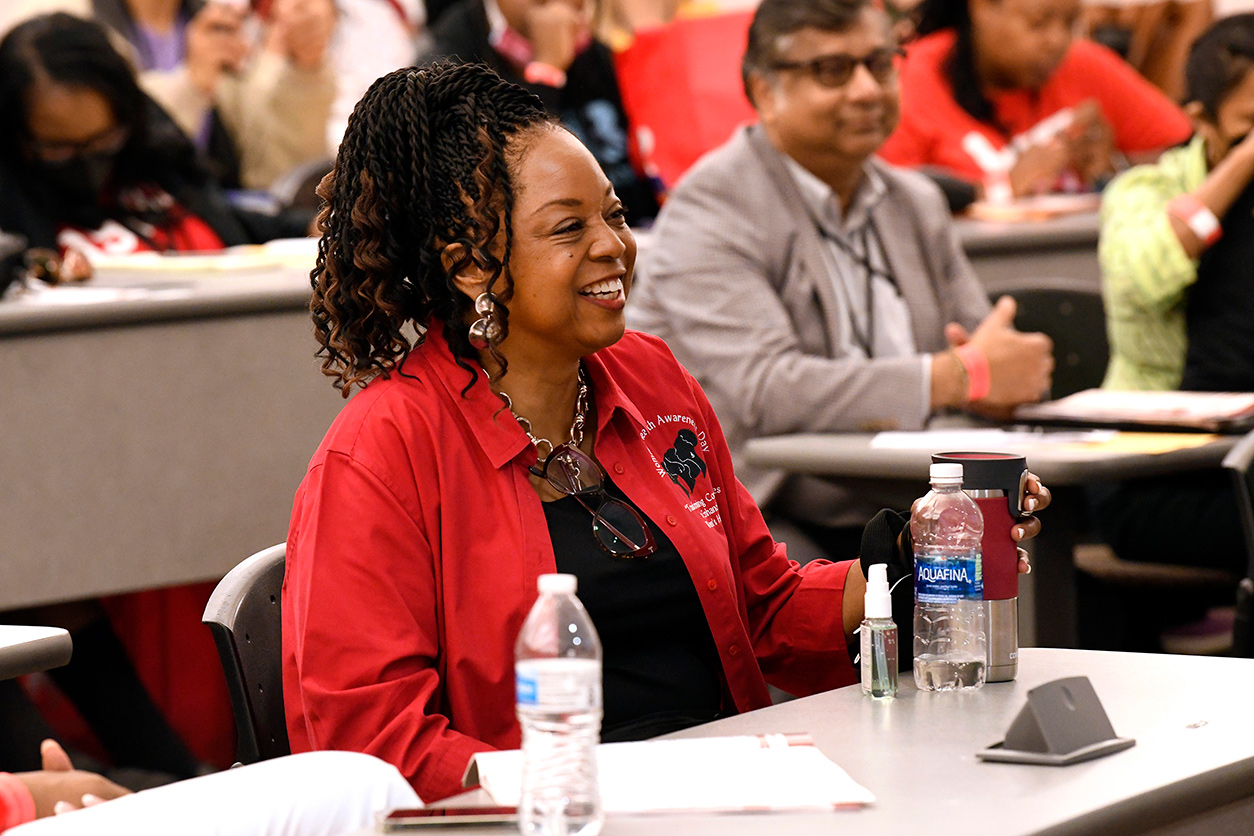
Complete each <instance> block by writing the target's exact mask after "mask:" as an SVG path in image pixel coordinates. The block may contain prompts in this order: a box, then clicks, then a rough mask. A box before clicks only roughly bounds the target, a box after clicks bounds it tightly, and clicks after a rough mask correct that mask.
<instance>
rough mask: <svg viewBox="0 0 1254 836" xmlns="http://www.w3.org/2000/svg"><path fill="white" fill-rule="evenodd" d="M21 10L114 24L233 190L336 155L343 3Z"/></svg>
mask: <svg viewBox="0 0 1254 836" xmlns="http://www.w3.org/2000/svg"><path fill="white" fill-rule="evenodd" d="M17 2H18V3H19V4H20V5H19V7H18V8H19V9H20V10H21V11H20V12H18V14H21V15H23V16H30V15H32V14H35V13H39V12H47V11H54V10H55V11H66V12H70V13H72V14H76V15H79V16H80V17H94V18H95V19H97V20H99V21H100V22H102V23H104V24H105V25H107V26H108V27H109V28H110V30H111V31H112V32H114V33H115V34H116V36H117V37H118V39H119V41H123V42H125V49H124V52H126V53H127V57H128V58H129V59H130V60H131V61H132V62H133V63H134V65H135V67H136V69H137V70H138V71H139V73H140V81H141V84H142V86H143V88H144V89H145V90H146V91H147V92H148V94H149V95H151V96H152V97H153V99H155V100H156V101H157V102H158V103H159V104H160V105H161V106H162V107H163V108H164V109H165V110H166V112H168V113H169V114H170V115H171V116H172V117H173V118H174V121H175V122H176V123H177V124H178V126H179V127H180V128H182V130H183V132H184V133H185V134H187V135H188V136H189V137H191V139H192V141H193V143H194V144H195V146H196V148H197V149H198V150H199V151H200V152H201V154H202V155H203V156H204V157H205V159H206V160H207V161H208V163H209V166H210V170H211V171H212V173H213V174H214V176H215V177H216V178H217V180H218V181H219V182H220V183H221V184H222V185H223V186H225V187H228V188H240V187H242V188H245V189H254V190H265V189H267V188H268V187H269V186H270V185H271V184H272V183H273V182H274V181H275V180H276V179H277V178H279V177H280V176H281V175H283V174H284V173H286V172H288V171H290V170H291V169H293V168H295V167H296V166H298V165H300V164H301V163H304V162H307V161H310V160H316V159H324V158H326V157H328V156H329V154H330V149H328V147H327V124H328V121H329V120H330V117H331V105H332V102H333V100H334V98H335V93H336V81H335V76H334V73H333V71H332V67H331V62H330V60H329V45H330V42H331V37H332V33H333V31H334V28H335V21H336V12H335V4H334V0H271V2H270V3H269V5H268V14H267V15H266V16H265V18H264V19H262V18H261V17H258V16H254V15H253V14H252V12H251V10H250V8H249V5H248V0H17Z"/></svg>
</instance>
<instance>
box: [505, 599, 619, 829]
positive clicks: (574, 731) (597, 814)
mask: <svg viewBox="0 0 1254 836" xmlns="http://www.w3.org/2000/svg"><path fill="white" fill-rule="evenodd" d="M538 586H539V590H540V597H539V598H538V599H537V600H536V603H535V606H533V607H532V608H531V613H530V614H529V615H528V616H527V620H526V622H524V623H523V628H522V632H521V633H520V634H519V636H518V644H517V647H516V648H515V652H514V658H515V660H516V661H515V666H514V673H515V683H516V687H517V710H518V723H519V725H520V726H522V752H523V771H522V798H521V801H520V802H519V820H520V827H521V829H522V832H523V834H524V836H596V834H597V833H600V831H601V825H602V824H603V823H604V821H605V814H604V813H603V812H602V809H601V792H600V787H599V785H598V784H597V761H596V747H597V743H598V741H599V740H600V736H601V640H600V639H599V638H598V637H597V631H596V629H595V628H594V627H593V626H592V619H590V618H589V617H588V612H587V610H585V609H584V608H583V604H581V603H579V599H578V598H576V597H575V587H576V581H575V576H574V575H541V576H540V580H539V583H538Z"/></svg>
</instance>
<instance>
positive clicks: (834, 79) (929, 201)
mask: <svg viewBox="0 0 1254 836" xmlns="http://www.w3.org/2000/svg"><path fill="white" fill-rule="evenodd" d="M896 52H897V45H896V43H895V42H894V40H893V38H892V36H891V34H890V30H889V21H888V18H887V16H886V15H885V14H884V12H882V11H880V10H879V9H877V8H874V7H873V6H872V5H870V3H869V2H867V0H763V2H762V4H761V5H760V6H759V7H758V10H757V13H756V15H755V16H754V19H753V24H752V26H751V27H750V30H749V43H748V48H747V50H746V52H745V56H744V62H743V76H744V81H745V87H746V92H747V94H748V96H749V99H750V101H751V102H752V103H753V105H754V108H755V109H756V110H757V113H758V117H759V119H760V124H758V125H754V126H751V127H748V128H742V129H741V130H739V131H738V132H737V133H736V134H735V135H734V136H733V137H732V139H731V140H730V141H729V142H728V143H727V144H725V145H724V146H722V147H721V148H719V149H717V150H715V151H713V152H711V153H710V154H709V155H707V156H706V157H705V158H704V159H702V160H701V161H700V162H699V163H697V165H696V166H695V167H694V168H693V169H692V170H691V171H690V172H689V173H688V175H687V176H686V177H685V178H684V179H683V180H681V181H680V183H679V185H678V186H677V187H676V188H675V189H674V191H672V192H671V195H670V197H669V199H668V200H667V202H666V204H665V205H664V206H663V208H662V211H661V213H660V214H659V216H658V219H657V224H656V226H655V227H654V236H653V240H652V242H651V243H650V244H649V246H648V247H647V248H643V250H642V254H641V258H640V263H639V265H638V268H637V285H636V287H635V289H634V290H633V292H632V295H631V297H630V300H629V302H628V306H627V313H628V322H629V324H630V325H631V326H632V327H635V328H639V329H641V330H645V331H649V332H652V333H654V334H657V335H659V336H661V337H663V338H664V339H665V340H666V341H667V343H668V344H669V345H670V347H671V349H672V350H673V351H674V352H675V355H676V356H677V357H678V358H679V360H680V362H682V363H683V364H684V365H685V366H686V367H687V368H688V369H689V370H690V371H691V372H692V373H693V374H694V375H695V376H696V377H697V379H698V380H699V381H700V383H701V385H702V386H703V387H704V388H705V390H706V392H707V393H708V395H709V398H710V401H711V403H712V404H713V405H714V408H715V410H716V411H717V413H718V416H719V420H720V422H721V423H722V425H723V430H724V432H725V433H726V434H727V439H728V442H729V444H730V446H731V449H732V453H733V456H734V458H735V463H736V472H737V475H738V476H739V477H740V479H741V481H742V482H744V484H745V486H746V487H748V488H749V490H750V491H751V492H752V493H753V496H754V499H756V500H757V502H758V504H759V505H761V506H762V507H763V508H764V509H765V510H766V512H767V514H768V522H770V523H771V524H772V532H773V533H774V534H775V536H776V539H783V540H784V541H785V542H787V543H788V546H789V555H790V556H793V557H799V556H800V555H801V554H802V548H801V546H800V543H801V542H802V540H801V538H800V537H798V536H797V534H796V532H795V530H794V531H789V530H787V529H785V528H784V526H786V525H787V526H789V527H791V528H793V529H801V530H803V531H804V532H805V534H806V535H808V536H809V537H810V538H811V539H812V540H814V541H815V542H817V543H818V544H819V546H820V547H821V549H822V551H823V552H826V553H827V554H845V553H849V552H848V551H846V549H852V550H856V548H857V545H858V540H857V536H858V535H857V533H856V531H857V527H858V526H860V525H861V524H863V523H865V522H866V520H867V519H869V518H870V516H871V514H872V513H874V510H875V509H878V508H879V507H881V506H882V505H893V504H898V505H901V504H902V503H903V502H904V501H905V498H904V497H898V496H886V495H883V494H877V493H875V491H874V490H873V486H870V485H861V484H857V483H855V482H844V483H842V484H841V485H836V484H834V483H831V482H828V481H824V480H819V479H814V478H809V477H802V476H787V475H786V474H784V473H782V472H778V471H766V470H763V469H762V468H756V467H750V466H748V465H746V464H745V463H744V460H743V450H744V444H745V442H746V441H747V440H748V439H750V438H752V437H754V436H759V435H771V434H776V433H788V432H803V431H812V432H865V431H868V430H885V429H903V430H908V429H920V428H922V427H924V426H925V425H926V424H927V422H928V420H929V419H930V418H931V417H932V416H933V415H934V414H936V413H938V412H942V411H945V410H947V409H951V408H952V409H968V410H971V411H972V412H976V413H982V414H990V415H999V414H1003V413H1004V411H1005V410H1007V409H1009V408H1010V407H1013V406H1015V405H1017V404H1019V403H1023V402H1025V401H1034V400H1037V399H1039V398H1040V397H1041V395H1042V394H1043V393H1044V392H1046V391H1047V390H1048V388H1049V382H1050V374H1051V370H1052V366H1053V361H1052V358H1051V356H1050V348H1051V346H1050V341H1049V339H1048V338H1047V337H1045V336H1044V335H1041V334H1023V333H1019V332H1017V331H1016V330H1015V329H1014V325H1013V321H1014V314H1015V307H1014V302H1013V300H1010V299H1003V300H1001V301H1000V302H998V304H997V306H996V307H995V308H993V309H992V310H991V311H990V307H989V303H988V298H987V296H986V294H985V291H984V288H983V287H982V286H981V284H980V282H979V280H978V279H977V278H976V276H975V273H974V272H973V270H972V269H971V265H970V263H968V261H967V259H966V256H965V255H963V252H962V249H961V247H960V246H959V243H958V240H957V238H956V237H955V234H954V230H953V226H952V222H951V221H950V216H949V212H948V211H947V210H946V207H945V203H944V200H943V198H942V196H941V193H940V192H939V190H938V189H937V188H936V187H935V186H934V185H933V184H932V183H931V182H929V181H928V180H927V179H926V178H924V177H923V176H921V175H919V174H917V173H915V172H912V171H908V170H904V169H898V168H895V167H893V166H890V165H887V164H885V163H883V162H881V161H880V160H878V159H876V158H875V157H873V155H874V154H875V152H876V150H877V149H878V148H879V147H880V145H881V144H882V143H883V142H884V140H885V138H886V137H887V136H888V135H889V134H890V133H891V132H892V130H893V127H894V126H895V125H896V124H897V117H898V102H897V76H896V69H895V63H894V59H895V57H896ZM902 507H904V505H903V506H902ZM811 556H813V553H812V554H811Z"/></svg>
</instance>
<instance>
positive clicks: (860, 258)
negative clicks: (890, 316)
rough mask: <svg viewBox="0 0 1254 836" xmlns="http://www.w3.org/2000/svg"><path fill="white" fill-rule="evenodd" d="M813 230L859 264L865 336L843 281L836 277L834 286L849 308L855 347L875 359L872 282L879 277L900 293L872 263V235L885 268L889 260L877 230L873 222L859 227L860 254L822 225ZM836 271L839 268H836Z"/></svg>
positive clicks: (888, 276) (891, 279)
mask: <svg viewBox="0 0 1254 836" xmlns="http://www.w3.org/2000/svg"><path fill="white" fill-rule="evenodd" d="M816 226H817V228H818V231H819V235H821V236H822V237H823V238H824V239H825V240H827V241H831V242H832V243H833V244H835V245H836V246H837V247H838V248H839V249H840V250H841V251H842V252H844V253H845V254H846V255H848V256H849V257H850V258H852V259H853V260H854V261H855V262H857V264H859V265H860V266H861V267H862V274H863V276H864V278H865V281H866V331H865V332H863V330H862V328H861V327H859V324H858V317H857V316H855V315H854V312H853V299H852V298H851V297H850V295H849V292H848V289H847V288H846V287H845V283H844V281H843V280H842V279H839V277H838V279H837V283H838V284H839V285H840V288H841V292H842V293H843V294H844V296H845V301H846V303H847V305H848V308H849V325H850V328H851V329H852V331H853V339H854V342H856V343H857V344H858V346H859V347H860V348H861V349H862V352H863V353H864V354H865V355H866V356H867V357H868V358H869V357H874V356H875V286H874V281H875V278H876V277H879V278H881V279H883V280H884V281H886V282H888V283H889V284H890V285H891V286H892V287H893V288H897V289H898V292H900V289H899V288H898V285H897V278H896V276H894V275H893V274H892V273H891V272H889V271H887V270H884V269H883V268H880V267H877V266H875V265H874V264H872V263H871V259H870V255H871V246H870V243H871V237H872V235H874V239H875V246H876V249H877V250H879V254H880V258H881V259H882V260H883V261H884V263H885V264H887V263H888V256H887V254H886V253H885V252H884V242H883V240H882V239H881V238H880V233H879V228H878V227H876V225H875V220H874V219H868V221H867V224H866V226H864V227H862V230H861V234H862V250H863V252H861V253H859V252H858V251H857V250H855V249H854V248H853V247H852V246H851V245H850V243H849V242H848V241H846V240H845V239H844V238H842V237H840V236H839V235H835V234H833V233H831V232H829V231H828V230H827V229H826V228H825V227H824V226H823V225H822V224H816ZM837 267H838V268H839V265H837Z"/></svg>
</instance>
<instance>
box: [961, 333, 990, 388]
mask: <svg viewBox="0 0 1254 836" xmlns="http://www.w3.org/2000/svg"><path fill="white" fill-rule="evenodd" d="M954 354H955V355H957V357H958V359H959V360H961V361H962V367H963V368H964V369H966V370H967V401H968V402H970V401H982V400H984V399H985V398H987V397H988V392H989V389H991V388H992V385H993V380H992V377H991V375H990V374H989V371H988V358H987V357H985V356H984V352H983V351H980V350H979V349H978V348H976V347H975V346H973V345H971V344H970V343H967V344H966V345H960V346H958V347H957V348H955V349H954Z"/></svg>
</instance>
